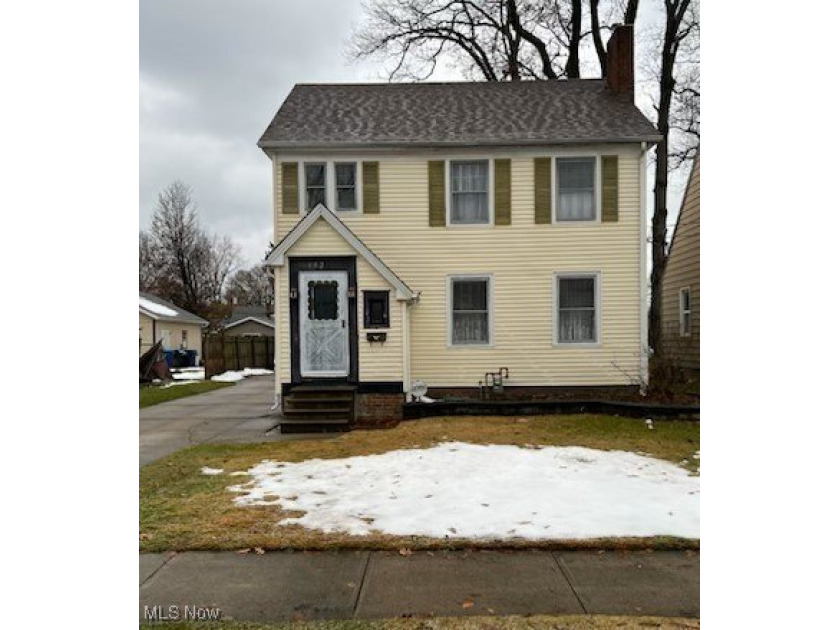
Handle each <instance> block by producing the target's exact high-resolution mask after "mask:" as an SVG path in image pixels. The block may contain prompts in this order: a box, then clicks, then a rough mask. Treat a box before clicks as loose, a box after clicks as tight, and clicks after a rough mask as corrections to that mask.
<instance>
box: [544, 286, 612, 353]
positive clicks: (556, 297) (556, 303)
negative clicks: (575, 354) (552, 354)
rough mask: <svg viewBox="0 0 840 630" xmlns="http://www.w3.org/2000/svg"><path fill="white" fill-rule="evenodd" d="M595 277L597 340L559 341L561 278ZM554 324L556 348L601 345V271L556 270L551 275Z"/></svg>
mask: <svg viewBox="0 0 840 630" xmlns="http://www.w3.org/2000/svg"><path fill="white" fill-rule="evenodd" d="M593 277H594V278H595V340H594V341H559V337H560V334H559V333H560V279H561V278H593ZM551 296H552V297H551V306H552V311H553V312H552V326H551V344H552V345H553V346H554V347H555V348H576V347H580V346H585V347H588V348H595V347H599V346H600V345H601V337H602V334H601V272H600V270H599V271H555V272H554V273H553V274H552V276H551Z"/></svg>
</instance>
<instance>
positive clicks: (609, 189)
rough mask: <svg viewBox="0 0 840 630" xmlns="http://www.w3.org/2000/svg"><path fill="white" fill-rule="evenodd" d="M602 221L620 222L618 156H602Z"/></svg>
mask: <svg viewBox="0 0 840 630" xmlns="http://www.w3.org/2000/svg"><path fill="white" fill-rule="evenodd" d="M601 221H602V222H604V223H606V222H615V221H618V156H617V155H602V156H601Z"/></svg>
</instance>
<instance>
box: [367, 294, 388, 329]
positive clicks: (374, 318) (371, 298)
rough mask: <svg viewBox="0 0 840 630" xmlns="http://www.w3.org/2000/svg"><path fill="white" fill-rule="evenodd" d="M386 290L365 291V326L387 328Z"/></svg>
mask: <svg viewBox="0 0 840 630" xmlns="http://www.w3.org/2000/svg"><path fill="white" fill-rule="evenodd" d="M388 295H389V294H388V291H365V328H388Z"/></svg>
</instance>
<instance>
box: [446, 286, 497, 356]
mask: <svg viewBox="0 0 840 630" xmlns="http://www.w3.org/2000/svg"><path fill="white" fill-rule="evenodd" d="M449 290H450V306H451V313H450V340H451V343H452V345H458V346H460V345H488V344H489V343H490V276H462V277H455V278H450V288H449Z"/></svg>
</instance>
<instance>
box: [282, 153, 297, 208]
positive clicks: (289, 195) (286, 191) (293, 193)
mask: <svg viewBox="0 0 840 630" xmlns="http://www.w3.org/2000/svg"><path fill="white" fill-rule="evenodd" d="M281 169H282V177H283V214H300V211H299V209H298V165H297V162H283V164H282V165H281Z"/></svg>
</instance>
